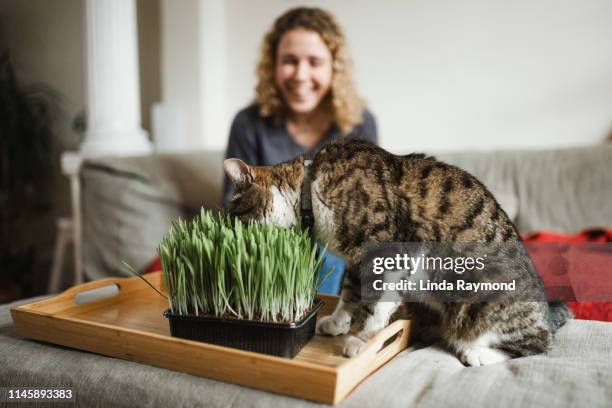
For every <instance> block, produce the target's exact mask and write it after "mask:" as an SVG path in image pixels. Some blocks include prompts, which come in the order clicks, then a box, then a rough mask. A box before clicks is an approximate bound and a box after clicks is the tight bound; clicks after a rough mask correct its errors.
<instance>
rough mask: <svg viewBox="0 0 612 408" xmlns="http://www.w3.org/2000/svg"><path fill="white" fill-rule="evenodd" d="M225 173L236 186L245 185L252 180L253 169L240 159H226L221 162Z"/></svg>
mask: <svg viewBox="0 0 612 408" xmlns="http://www.w3.org/2000/svg"><path fill="white" fill-rule="evenodd" d="M223 169H224V170H225V174H227V177H229V179H230V180H232V183H234V184H235V185H236V186H245V185H249V184H251V183H252V182H253V171H252V170H251V168H250V167H249V165H248V164H246V163H245V162H243V161H242V160H240V159H227V160H225V161H224V162H223Z"/></svg>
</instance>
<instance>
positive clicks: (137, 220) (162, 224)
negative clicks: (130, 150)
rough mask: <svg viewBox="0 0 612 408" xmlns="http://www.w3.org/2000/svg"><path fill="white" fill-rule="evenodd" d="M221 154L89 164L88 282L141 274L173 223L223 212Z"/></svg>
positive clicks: (85, 173)
mask: <svg viewBox="0 0 612 408" xmlns="http://www.w3.org/2000/svg"><path fill="white" fill-rule="evenodd" d="M221 158H222V155H221V153H220V152H197V153H190V154H164V155H150V156H139V157H113V158H110V157H109V158H97V159H90V160H87V161H86V162H85V163H84V164H83V168H82V171H81V181H82V206H83V264H84V270H85V274H86V276H87V277H88V278H89V279H99V278H103V277H108V276H120V275H128V274H129V273H128V272H127V271H125V268H124V267H123V266H122V265H121V261H126V262H128V263H129V264H130V265H132V266H133V267H134V268H136V270H142V269H144V268H146V266H147V265H148V264H149V263H150V262H151V261H152V260H153V259H154V257H155V254H156V248H157V244H158V243H159V241H160V240H161V238H162V237H163V235H164V234H166V233H167V232H168V228H169V227H170V223H171V221H172V220H174V219H176V218H178V217H183V218H190V217H192V216H193V215H195V214H196V212H198V211H199V210H200V208H201V207H202V206H204V207H207V208H220V203H221V184H220V180H221V177H222V174H221V169H222V165H221Z"/></svg>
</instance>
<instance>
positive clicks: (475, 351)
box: [461, 346, 510, 367]
mask: <svg viewBox="0 0 612 408" xmlns="http://www.w3.org/2000/svg"><path fill="white" fill-rule="evenodd" d="M509 359H510V355H509V354H508V353H506V352H505V351H502V350H498V349H494V348H491V347H483V346H474V347H468V348H466V349H465V350H463V352H462V353H461V362H463V364H465V365H468V366H472V367H480V366H485V365H491V364H496V363H501V362H502V361H506V360H509Z"/></svg>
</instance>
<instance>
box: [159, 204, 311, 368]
mask: <svg viewBox="0 0 612 408" xmlns="http://www.w3.org/2000/svg"><path fill="white" fill-rule="evenodd" d="M158 253H159V256H160V259H161V263H162V273H163V279H164V282H165V284H166V288H167V290H168V294H167V296H168V301H169V304H170V308H169V309H168V310H167V311H166V313H165V315H166V317H168V318H169V319H170V327H171V332H172V334H173V335H177V336H179V337H187V338H191V339H196V340H203V341H207V342H212V343H217V344H222V345H226V346H230V347H238V348H243V349H247V350H252V351H259V352H263V353H268V354H276V355H281V356H285V357H293V356H294V355H295V354H296V353H297V352H298V351H299V349H300V348H301V347H302V346H303V345H304V344H305V343H306V342H308V340H309V339H310V338H311V337H312V336H313V334H314V324H315V321H316V312H317V311H318V309H319V308H320V306H321V305H322V303H321V302H320V301H319V302H317V299H316V288H317V284H318V283H319V282H318V280H319V273H318V269H319V267H320V265H321V264H322V254H320V253H319V252H318V251H317V248H316V245H315V244H314V242H312V240H311V239H310V236H309V235H308V232H307V231H304V230H302V229H299V228H297V227H295V228H289V229H283V228H278V227H271V226H267V225H264V224H261V223H257V222H249V223H248V224H244V223H242V222H241V221H239V220H237V219H231V218H229V217H227V216H223V215H215V214H213V213H212V212H210V211H205V210H202V211H201V213H200V214H199V216H197V217H195V218H194V219H193V220H192V221H190V222H186V221H184V220H177V221H175V222H174V223H173V225H172V226H171V228H170V231H169V233H168V235H167V236H166V237H164V239H163V240H162V241H161V243H160V245H159V248H158Z"/></svg>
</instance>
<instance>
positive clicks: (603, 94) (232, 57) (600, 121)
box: [164, 0, 612, 152]
mask: <svg viewBox="0 0 612 408" xmlns="http://www.w3.org/2000/svg"><path fill="white" fill-rule="evenodd" d="M166 1H167V0H166ZM192 1H193V0H192ZM200 1H201V2H202V3H201V4H206V3H210V2H214V3H216V4H217V6H216V7H218V1H219V0H200ZM223 4H224V5H225V6H224V7H225V10H224V13H202V14H201V16H200V24H201V25H203V26H207V27H210V26H211V25H215V24H216V30H217V31H216V32H217V34H218V35H219V36H220V37H219V38H220V39H221V40H222V41H224V42H225V45H226V51H225V56H224V57H223V56H222V57H221V58H220V55H222V53H220V52H219V47H208V48H206V47H202V48H200V50H201V52H202V55H200V61H204V62H202V64H203V65H205V62H206V61H208V62H209V64H210V63H211V62H214V63H215V64H218V65H217V71H218V72H217V73H216V74H215V73H212V74H211V73H210V68H208V71H207V72H208V73H207V74H206V75H208V76H207V78H208V81H209V82H210V83H213V84H215V85H214V86H213V87H210V86H209V87H202V88H201V90H200V91H201V92H202V94H201V97H202V101H203V102H202V103H203V104H205V105H207V106H209V107H212V108H211V109H212V112H213V116H215V117H217V118H227V119H223V120H217V123H216V124H215V125H214V126H212V127H209V128H208V130H206V131H204V130H201V137H202V138H203V139H204V142H203V143H204V145H206V146H208V147H223V146H224V145H225V143H226V140H227V132H228V129H229V121H230V119H231V117H232V116H233V114H234V113H235V112H236V111H238V110H239V109H240V108H241V107H243V106H245V105H246V104H248V103H249V101H250V100H252V98H253V89H254V86H255V74H254V72H255V64H256V62H257V58H258V53H259V47H260V44H261V40H262V37H263V34H264V32H265V31H266V30H267V28H268V27H269V26H270V25H271V23H272V22H273V20H274V18H275V17H276V16H277V15H279V14H280V13H282V12H283V11H285V10H286V9H288V8H290V7H293V6H297V5H303V4H306V5H319V6H321V7H323V8H326V9H328V10H330V11H332V12H333V13H334V14H335V15H336V16H337V18H338V20H339V21H340V23H341V24H342V25H343V26H344V28H345V31H346V33H347V36H348V40H349V46H350V48H351V51H352V54H353V57H354V60H355V65H356V74H357V83H358V87H359V89H360V91H361V93H362V95H363V96H364V97H365V98H366V100H367V102H368V104H369V106H370V108H371V110H372V111H373V112H374V113H375V115H376V117H377V119H378V125H379V135H380V140H381V143H382V145H383V146H385V147H387V148H388V149H390V150H392V151H394V152H406V151H413V150H429V151H443V150H473V149H493V148H516V147H528V148H539V147H552V146H567V145H578V144H593V143H598V142H600V141H601V140H603V139H604V137H605V135H606V134H607V132H608V131H609V130H610V128H611V127H612V24H610V22H611V21H612V2H611V1H609V0H587V1H581V0H573V1H561V0H537V1H529V0H520V1H505V0H495V1H490V0H471V1H452V0H438V1H424V0H421V1H402V0H386V1H378V2H374V1H371V0H334V1H302V2H296V1H288V0H258V1H252V0H227V1H225V3H223ZM223 14H225V15H223ZM219 19H221V20H223V21H224V22H225V23H224V25H223V24H218V22H215V21H218V20H219ZM186 21H191V19H188V20H186ZM200 35H201V34H200ZM209 67H210V65H209ZM219 67H222V68H219ZM221 73H223V75H221ZM215 78H216V79H217V80H215ZM206 88H208V89H206ZM164 89H165V88H164ZM194 92H195V91H194ZM217 101H221V102H220V103H218V104H215V102H217ZM208 115H211V112H210V111H209V112H208ZM202 129H203V126H202Z"/></svg>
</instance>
